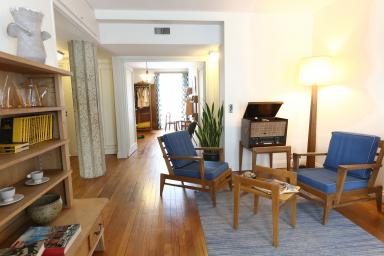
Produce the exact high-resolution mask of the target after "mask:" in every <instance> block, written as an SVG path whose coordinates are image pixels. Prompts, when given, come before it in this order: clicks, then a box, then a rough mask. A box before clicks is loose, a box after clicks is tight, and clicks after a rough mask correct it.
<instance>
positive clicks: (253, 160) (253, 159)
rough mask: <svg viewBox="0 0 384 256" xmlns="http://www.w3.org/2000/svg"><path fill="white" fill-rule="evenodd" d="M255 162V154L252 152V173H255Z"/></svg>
mask: <svg viewBox="0 0 384 256" xmlns="http://www.w3.org/2000/svg"><path fill="white" fill-rule="evenodd" d="M256 160H257V153H256V152H255V151H253V150H252V171H253V172H255V171H256Z"/></svg>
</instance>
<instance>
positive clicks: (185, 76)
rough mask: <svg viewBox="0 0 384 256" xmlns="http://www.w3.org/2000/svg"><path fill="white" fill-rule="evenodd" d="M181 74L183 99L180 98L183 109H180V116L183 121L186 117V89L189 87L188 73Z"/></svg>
mask: <svg viewBox="0 0 384 256" xmlns="http://www.w3.org/2000/svg"><path fill="white" fill-rule="evenodd" d="M182 74H183V93H184V94H183V98H182V101H183V102H182V106H183V108H182V109H181V111H182V112H181V116H182V117H183V119H184V120H185V119H186V118H187V117H186V115H185V110H186V109H185V108H186V105H187V96H188V94H187V88H188V86H189V79H188V72H184V73H182Z"/></svg>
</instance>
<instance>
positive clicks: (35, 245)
mask: <svg viewBox="0 0 384 256" xmlns="http://www.w3.org/2000/svg"><path fill="white" fill-rule="evenodd" d="M43 252H44V241H34V242H33V241H29V242H28V241H25V243H23V244H19V245H18V246H12V247H10V248H5V249H0V256H41V255H43Z"/></svg>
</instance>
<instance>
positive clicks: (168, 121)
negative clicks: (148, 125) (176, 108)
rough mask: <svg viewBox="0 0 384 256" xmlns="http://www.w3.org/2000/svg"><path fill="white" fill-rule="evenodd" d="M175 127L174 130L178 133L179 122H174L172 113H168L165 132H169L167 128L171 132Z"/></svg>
mask: <svg viewBox="0 0 384 256" xmlns="http://www.w3.org/2000/svg"><path fill="white" fill-rule="evenodd" d="M172 125H173V130H175V131H177V130H178V129H177V121H173V120H172V119H171V113H170V112H167V113H166V114H165V131H167V127H168V130H171V126H172Z"/></svg>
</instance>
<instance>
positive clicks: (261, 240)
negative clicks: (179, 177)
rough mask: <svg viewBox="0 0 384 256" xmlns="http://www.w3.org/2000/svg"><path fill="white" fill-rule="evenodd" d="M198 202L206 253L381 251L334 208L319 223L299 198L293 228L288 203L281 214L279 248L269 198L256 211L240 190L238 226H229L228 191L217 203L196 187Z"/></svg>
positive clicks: (383, 248)
mask: <svg viewBox="0 0 384 256" xmlns="http://www.w3.org/2000/svg"><path fill="white" fill-rule="evenodd" d="M196 201H197V205H198V209H199V213H200V219H201V222H202V226H203V230H204V234H205V239H206V243H207V247H208V253H209V255H210V256H214V255H220V256H225V255H230V256H237V255H241V256H245V255H295V256H297V255H312V256H314V255H333V256H335V255H349V256H350V255H370V256H372V255H381V256H383V255H384V243H382V242H381V241H380V240H378V239H376V238H375V237H373V236H372V235H370V234H369V233H367V232H365V231H364V230H363V229H361V228H360V227H359V226H357V225H355V224H354V223H352V222H351V221H350V220H348V219H347V218H345V217H343V216H342V215H341V214H340V213H338V212H336V211H334V210H333V211H331V213H330V216H329V222H328V224H327V225H326V226H324V225H322V224H321V219H322V209H321V208H320V207H319V206H318V205H315V204H314V203H312V202H310V201H307V200H305V199H302V198H299V197H298V202H297V225H296V228H294V229H293V228H292V227H291V226H290V225H289V212H290V210H289V207H286V208H285V209H284V210H283V211H282V212H281V213H280V222H279V225H280V228H279V231H280V235H279V237H280V246H279V247H278V248H274V247H273V246H272V218H271V201H270V200H268V199H264V198H260V200H259V212H258V213H257V215H255V214H253V212H252V206H253V197H252V195H250V194H246V195H243V196H242V197H241V199H240V213H239V227H238V229H237V230H233V229H232V218H233V197H232V192H229V191H228V192H219V193H218V194H217V206H216V208H213V207H212V202H211V198H210V195H209V194H208V193H200V192H196Z"/></svg>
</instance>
